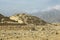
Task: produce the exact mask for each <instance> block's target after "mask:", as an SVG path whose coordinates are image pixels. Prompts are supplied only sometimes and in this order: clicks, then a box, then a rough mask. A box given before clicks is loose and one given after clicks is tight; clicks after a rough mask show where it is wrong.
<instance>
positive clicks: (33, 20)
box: [10, 13, 46, 25]
mask: <svg viewBox="0 0 60 40" xmlns="http://www.w3.org/2000/svg"><path fill="white" fill-rule="evenodd" d="M10 19H11V20H14V21H17V22H18V23H20V24H36V25H39V24H41V25H44V24H46V22H45V21H43V20H42V19H40V18H38V17H36V16H32V15H28V14H25V13H22V14H15V15H13V16H10Z"/></svg>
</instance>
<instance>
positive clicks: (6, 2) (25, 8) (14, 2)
mask: <svg viewBox="0 0 60 40" xmlns="http://www.w3.org/2000/svg"><path fill="white" fill-rule="evenodd" d="M56 5H60V0H0V12H1V13H4V15H11V14H13V13H19V12H28V13H33V12H37V11H40V10H43V9H46V8H48V7H52V6H56Z"/></svg>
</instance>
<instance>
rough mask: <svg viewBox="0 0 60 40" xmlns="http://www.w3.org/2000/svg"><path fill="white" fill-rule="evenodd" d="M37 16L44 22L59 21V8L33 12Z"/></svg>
mask: <svg viewBox="0 0 60 40" xmlns="http://www.w3.org/2000/svg"><path fill="white" fill-rule="evenodd" d="M32 15H35V16H37V17H40V18H42V19H44V20H45V21H46V22H50V23H53V22H54V23H58V22H60V10H58V9H49V10H45V11H40V12H37V13H33V14H32Z"/></svg>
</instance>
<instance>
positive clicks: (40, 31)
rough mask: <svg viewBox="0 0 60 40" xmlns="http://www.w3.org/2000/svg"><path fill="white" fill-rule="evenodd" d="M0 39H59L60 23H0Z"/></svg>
mask: <svg viewBox="0 0 60 40" xmlns="http://www.w3.org/2000/svg"><path fill="white" fill-rule="evenodd" d="M0 40H60V24H59V25H58V24H47V25H0Z"/></svg>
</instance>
